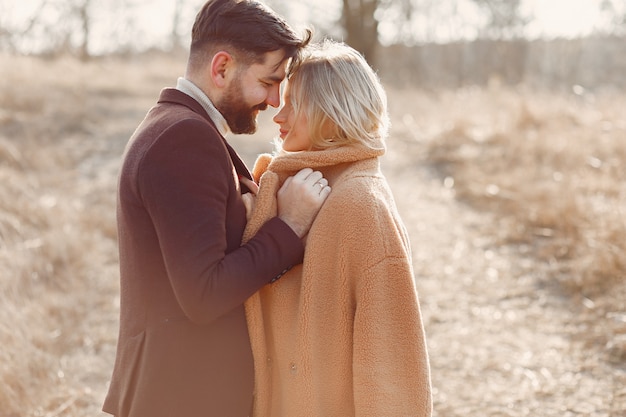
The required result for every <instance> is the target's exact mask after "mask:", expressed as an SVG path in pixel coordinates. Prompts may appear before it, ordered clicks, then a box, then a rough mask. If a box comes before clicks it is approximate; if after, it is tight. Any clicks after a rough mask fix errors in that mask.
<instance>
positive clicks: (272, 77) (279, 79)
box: [261, 75, 285, 84]
mask: <svg viewBox="0 0 626 417" xmlns="http://www.w3.org/2000/svg"><path fill="white" fill-rule="evenodd" d="M284 79H285V77H279V76H278V75H270V76H268V77H263V78H261V80H263V81H271V82H274V83H278V84H280V83H281V82H282V81H283V80H284Z"/></svg>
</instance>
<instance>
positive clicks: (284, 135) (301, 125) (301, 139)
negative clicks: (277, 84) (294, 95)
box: [274, 83, 311, 152]
mask: <svg viewBox="0 0 626 417" xmlns="http://www.w3.org/2000/svg"><path fill="white" fill-rule="evenodd" d="M290 93H291V88H290V86H289V83H287V87H286V88H285V94H284V97H283V102H284V104H283V107H282V108H281V109H280V111H279V112H278V113H277V114H276V116H274V122H275V123H276V124H278V126H279V128H280V138H281V139H282V140H283V149H284V150H285V151H288V152H298V151H308V150H310V149H311V139H310V136H309V127H308V123H307V118H306V116H305V115H304V114H303V113H302V112H300V114H299V115H296V111H295V109H294V107H293V103H292V102H291V94H290Z"/></svg>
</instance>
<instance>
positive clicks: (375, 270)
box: [353, 258, 432, 417]
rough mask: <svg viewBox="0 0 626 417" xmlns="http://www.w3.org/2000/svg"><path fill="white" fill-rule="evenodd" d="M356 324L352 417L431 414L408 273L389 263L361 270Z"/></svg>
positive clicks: (400, 261) (399, 263) (403, 265)
mask: <svg viewBox="0 0 626 417" xmlns="http://www.w3.org/2000/svg"><path fill="white" fill-rule="evenodd" d="M362 278H363V280H362V281H361V283H360V285H359V286H358V288H357V308H356V313H355V320H354V347H353V349H354V350H353V372H354V399H355V410H356V414H355V415H356V416H359V417H366V416H371V417H374V416H382V415H384V416H390V417H392V416H397V417H406V416H416V417H428V416H430V415H431V413H432V400H431V385H430V370H429V364H428V354H427V350H426V342H425V336H424V330H423V325H422V319H421V314H420V307H419V303H418V298H417V293H416V289H415V286H414V284H413V274H412V268H411V266H410V264H409V262H408V261H407V260H406V259H405V258H395V259H394V258H391V259H389V258H387V259H384V260H382V261H381V262H379V263H377V264H375V265H373V266H371V267H370V268H368V270H367V271H365V274H364V276H363V277H362Z"/></svg>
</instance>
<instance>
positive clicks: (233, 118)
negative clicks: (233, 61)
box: [216, 51, 287, 134]
mask: <svg viewBox="0 0 626 417" xmlns="http://www.w3.org/2000/svg"><path fill="white" fill-rule="evenodd" d="M283 58H284V55H283V51H272V52H268V53H266V54H265V60H264V61H263V63H261V64H252V65H250V66H248V67H240V68H239V69H237V70H236V73H235V74H234V76H233V78H232V79H231V80H230V82H229V84H228V86H227V87H226V89H225V90H224V94H223V95H222V98H221V100H219V102H217V103H216V107H217V109H218V110H219V112H220V113H221V114H222V115H223V116H224V118H225V119H226V121H227V122H228V126H229V127H230V130H231V131H232V132H233V133H235V134H241V133H254V132H256V129H257V120H256V119H257V116H258V114H259V112H260V111H263V110H265V109H266V108H267V106H268V105H270V106H272V107H275V108H277V107H278V106H280V83H281V82H282V80H283V79H284V78H285V75H286V67H287V61H286V60H284V59H283Z"/></svg>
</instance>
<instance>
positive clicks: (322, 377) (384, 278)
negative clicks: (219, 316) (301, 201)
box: [244, 41, 432, 417]
mask: <svg viewBox="0 0 626 417" xmlns="http://www.w3.org/2000/svg"><path fill="white" fill-rule="evenodd" d="M274 121H275V122H276V123H277V124H278V125H279V126H280V138H281V140H282V143H280V148H281V149H279V151H277V153H276V154H275V155H274V156H273V157H272V156H269V155H262V156H261V157H259V159H258V160H257V163H256V166H255V170H254V175H255V179H256V180H257V182H258V183H259V191H258V194H257V196H256V199H255V202H254V208H253V209H252V211H251V213H250V219H249V222H248V226H247V228H246V231H245V233H244V241H246V240H247V239H248V238H250V237H251V236H253V235H254V233H255V232H256V230H257V229H258V228H259V227H260V226H261V225H262V224H263V223H264V222H265V221H266V220H267V219H268V218H271V217H272V216H273V215H274V214H275V213H276V210H277V201H276V197H275V195H276V191H277V190H278V189H279V188H280V186H281V184H282V183H283V181H285V179H286V178H288V177H289V176H290V175H293V173H294V172H297V171H298V170H300V169H301V168H304V167H311V168H313V169H315V170H319V171H321V172H322V173H323V174H324V178H325V179H327V181H328V183H326V180H322V181H321V182H320V183H319V187H320V192H327V191H325V190H327V187H328V186H330V187H332V192H331V193H330V196H329V197H328V199H327V200H326V203H325V204H324V206H323V207H322V209H321V211H320V212H319V214H318V216H317V218H316V219H315V221H314V223H313V225H312V227H311V229H310V231H309V234H308V236H307V242H306V251H305V256H304V262H303V263H302V264H300V265H296V266H294V267H293V268H292V269H290V270H289V271H286V272H285V273H284V275H285V276H283V277H282V278H281V279H279V280H277V281H276V282H274V283H272V284H270V285H267V286H265V287H264V288H262V289H261V290H260V291H259V292H258V293H256V294H255V295H254V296H253V297H251V298H250V299H249V300H248V301H247V302H246V316H247V319H248V327H249V331H250V338H251V343H252V349H253V353H254V359H255V378H256V389H255V405H254V416H255V417H270V416H271V417H294V416H297V417H306V416H311V417H336V416H340V417H347V416H359V417H361V416H376V417H380V416H402V417H408V416H429V415H430V414H431V409H432V405H431V390H430V375H429V365H428V356H427V352H426V343H425V339H424V331H423V326H422V320H421V315H420V308H419V304H418V298H417V293H416V290H415V285H414V281H413V271H412V266H411V254H410V247H409V239H408V236H407V234H406V230H405V228H404V226H403V224H402V221H401V219H400V217H399V215H398V212H397V209H396V206H395V203H394V200H393V197H392V194H391V192H390V189H389V186H388V184H387V182H386V180H385V178H384V176H383V175H382V173H381V171H380V167H379V158H380V157H381V156H382V155H383V154H384V152H385V145H384V142H383V140H384V137H385V136H386V132H387V126H388V117H387V108H386V95H385V92H384V90H383V88H382V86H381V84H380V81H379V80H378V78H377V76H376V74H375V73H374V72H373V71H372V69H371V68H370V67H369V66H368V64H367V62H366V61H365V60H364V59H363V57H362V56H361V55H359V54H358V53H357V52H356V51H355V50H353V49H352V48H350V47H348V46H346V45H344V44H340V43H335V42H331V41H325V42H323V43H322V44H321V45H317V46H315V47H312V48H311V49H310V50H309V51H308V52H307V54H306V57H305V58H304V59H303V61H302V63H301V64H300V66H299V67H298V68H297V69H295V71H294V73H293V75H292V76H291V77H290V79H289V81H288V84H287V86H286V89H285V91H284V106H283V107H282V109H281V110H280V111H279V113H278V114H277V115H276V116H275V117H274Z"/></svg>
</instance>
